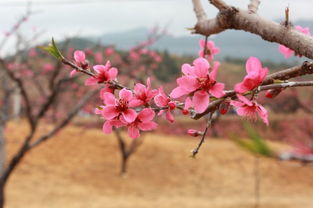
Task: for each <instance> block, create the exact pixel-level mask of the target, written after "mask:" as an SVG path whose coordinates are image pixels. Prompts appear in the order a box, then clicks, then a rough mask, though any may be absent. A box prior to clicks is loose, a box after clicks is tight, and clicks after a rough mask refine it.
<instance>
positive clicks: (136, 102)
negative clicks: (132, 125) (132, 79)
mask: <svg viewBox="0 0 313 208" xmlns="http://www.w3.org/2000/svg"><path fill="white" fill-rule="evenodd" d="M150 88H151V82H150V78H148V79H147V87H146V86H145V85H143V84H141V83H137V84H136V85H135V87H134V95H135V97H134V99H133V100H132V101H131V103H132V106H134V107H135V106H140V105H145V106H149V102H150V101H151V100H152V98H154V96H156V95H157V94H158V90H155V89H154V90H151V89H150Z"/></svg>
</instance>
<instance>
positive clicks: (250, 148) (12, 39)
mask: <svg viewBox="0 0 313 208" xmlns="http://www.w3.org/2000/svg"><path fill="white" fill-rule="evenodd" d="M226 2H227V3H229V4H232V5H234V6H238V7H241V8H246V7H247V4H248V2H249V1H248V0H241V1H238V0H226ZM202 3H203V5H204V7H205V10H206V12H207V14H208V16H209V17H214V16H215V15H216V12H217V10H216V9H215V8H214V7H212V6H211V5H210V4H209V3H208V2H207V1H203V2H202ZM288 6H289V9H290V21H291V22H292V24H293V25H300V26H302V27H309V28H310V29H311V31H313V13H312V11H311V10H312V6H313V3H312V1H310V0H297V1H296V0H288V1H287V0H276V1H269V0H263V1H262V2H261V5H260V10H259V15H260V16H262V17H265V18H267V19H271V20H274V21H276V22H278V23H280V22H281V21H283V20H284V15H285V9H286V7H288ZM195 23H196V18H195V15H194V12H193V8H192V3H191V0H73V1H72V0H64V1H62V0H37V1H36V0H33V1H23V0H0V33H1V34H0V57H1V60H3V63H4V64H2V65H1V67H0V68H1V69H4V70H10V71H12V73H14V74H15V76H16V77H18V78H19V79H20V80H22V82H23V83H24V86H25V89H26V90H27V93H28V95H29V97H30V102H31V108H32V111H33V114H34V115H37V113H38V112H40V109H42V106H44V105H45V103H49V102H50V101H51V103H52V104H51V105H49V108H48V109H47V111H45V113H44V116H42V118H41V117H40V120H41V121H42V122H41V123H40V125H39V124H38V127H37V128H36V132H35V134H34V136H33V140H34V141H36V139H37V138H39V139H40V138H41V136H45V135H46V133H47V132H50V131H51V130H52V131H53V130H54V129H55V128H56V127H57V126H58V124H60V123H62V122H63V121H64V120H66V119H67V118H68V114H67V113H68V112H71V110H73V109H75V108H76V104H77V103H78V102H79V101H82V100H84V98H85V97H86V98H87V97H88V96H89V95H88V92H90V91H91V90H93V91H94V92H95V95H93V96H92V97H89V98H88V99H86V102H85V103H84V105H82V106H81V107H80V108H78V109H77V112H76V113H75V115H76V117H75V118H74V117H73V118H71V119H70V120H71V123H70V124H66V125H65V126H64V128H63V127H62V128H61V130H57V131H55V132H54V133H53V135H52V136H51V139H50V138H49V140H48V141H46V142H44V143H42V144H41V145H40V146H38V147H37V146H36V148H35V149H34V150H32V151H30V152H29V153H27V155H26V156H25V157H24V158H23V160H22V161H21V163H20V164H19V165H18V166H17V168H16V170H15V171H14V172H13V173H12V176H11V177H10V179H9V182H8V184H7V186H6V189H5V193H6V207H9V208H11V207H16V208H19V207H29V208H37V207H38V208H39V207H49V208H50V207H55V208H56V207H58V208H59V207H66V208H78V207H91V208H93V207H95V208H96V207H99V208H100V207H112V208H113V207H143V208H145V207H164V208H166V207H171V208H172V207H174V208H175V207H180V208H182V207H186V208H192V207H205V208H207V207H214V208H219V207H220V208H222V207H223V208H235V207H241V208H245V207H267V208H279V207H284V208H285V207H287V208H288V207H290V208H291V207H302V208H311V207H312V206H313V198H312V196H313V188H312V187H313V171H312V170H313V169H312V166H311V165H312V162H313V117H312V112H313V93H312V92H313V90H312V88H299V89H287V90H283V92H281V93H280V94H279V95H278V96H277V97H276V98H275V99H268V98H266V97H265V96H263V95H261V96H259V97H258V101H259V102H260V103H261V104H263V105H264V106H265V107H266V109H267V110H268V111H269V120H270V126H269V127H266V126H265V125H264V124H263V123H261V122H259V121H252V122H249V123H250V125H247V123H246V122H247V121H246V120H245V119H242V118H241V117H238V116H237V115H236V114H235V111H234V110H233V109H231V110H230V111H229V113H228V114H227V115H223V116H221V115H219V114H216V115H214V123H213V127H212V129H210V130H209V133H208V136H207V140H206V142H205V143H204V145H203V147H202V149H201V150H200V152H199V154H198V155H197V157H196V158H191V157H190V155H191V151H192V149H194V148H195V147H196V146H197V144H198V142H199V140H200V138H199V137H191V136H188V134H187V130H188V129H197V130H199V131H202V130H203V129H204V128H205V124H206V122H205V121H204V120H199V121H194V120H191V119H189V118H188V117H186V116H182V115H181V113H180V112H179V111H177V112H175V120H176V121H175V122H174V123H173V124H170V123H169V122H168V121H166V120H165V119H159V121H158V123H159V128H158V129H157V130H156V131H153V132H149V133H145V134H143V135H142V137H141V138H139V139H137V140H133V139H130V138H129V137H128V136H127V133H126V132H124V131H115V132H114V133H112V134H111V135H105V134H103V133H102V131H101V128H102V125H103V119H101V118H99V117H98V116H96V115H94V114H93V111H94V108H95V107H96V106H98V105H101V104H102V103H101V102H102V101H101V100H100V99H99V96H98V91H97V90H98V89H97V88H96V87H95V88H89V87H86V86H84V81H85V79H86V77H85V76H84V75H75V76H74V78H73V77H69V72H70V70H69V68H68V67H64V66H62V65H60V64H59V63H58V61H57V60H55V59H54V58H53V57H51V56H49V55H47V54H45V53H43V52H42V50H40V49H39V48H38V46H42V45H46V44H47V43H48V42H50V40H51V37H54V39H55V40H56V42H57V44H58V45H59V46H60V48H61V49H62V52H63V54H64V55H65V56H66V57H67V58H69V59H73V52H74V50H83V51H84V52H85V53H86V56H87V59H88V60H89V62H90V64H91V65H93V64H105V63H106V61H107V60H110V61H111V62H112V65H113V66H116V67H117V68H119V70H120V77H119V80H120V81H121V82H122V83H124V84H125V85H128V86H133V84H134V83H137V82H141V83H146V78H147V76H149V77H151V78H152V80H153V84H152V87H153V88H157V87H158V86H160V85H162V86H163V87H164V89H165V91H166V92H167V93H170V90H171V89H173V88H174V87H175V80H176V78H177V77H179V76H180V75H181V65H182V64H184V63H192V61H193V60H194V59H195V58H196V57H197V56H198V51H199V50H200V47H199V44H198V42H199V40H200V39H203V37H201V36H199V35H191V34H190V31H189V30H188V28H192V27H193V26H194V25H195ZM210 40H213V41H214V42H215V45H216V46H217V47H218V48H220V50H221V52H220V53H219V54H217V55H216V56H215V59H216V60H218V61H220V62H221V67H220V69H219V75H218V80H220V81H222V82H224V83H226V88H227V89H232V88H233V86H234V84H235V83H238V82H240V81H241V80H242V78H243V76H244V75H245V61H246V60H247V58H248V57H249V56H255V57H258V58H259V59H260V60H261V61H262V64H263V66H266V67H268V68H269V70H270V72H271V73H272V72H276V71H278V70H281V69H285V68H289V67H292V66H295V65H299V64H301V63H302V62H303V61H305V60H307V59H305V58H300V57H297V56H292V57H291V58H289V59H285V58H284V56H283V54H281V53H279V51H278V44H276V43H268V42H265V41H263V40H262V39H261V38H259V37H257V36H254V35H252V34H249V33H245V32H242V31H226V32H223V33H221V34H219V35H216V36H212V37H210ZM0 75H1V78H0V81H1V88H0V95H1V98H0V101H1V102H0V103H1V108H0V109H1V112H5V114H6V117H7V119H5V122H0V140H1V138H2V137H1V134H3V135H4V136H3V137H4V138H5V140H4V141H5V142H4V143H5V150H2V147H0V152H1V151H2V153H1V154H0V163H2V162H1V161H2V159H1V158H5V162H4V164H0V169H1V167H2V165H3V166H4V167H5V165H7V164H10V159H11V158H13V157H14V156H15V155H16V152H18V151H19V149H20V147H21V145H22V144H23V141H24V138H25V135H27V134H28V133H29V132H30V131H31V130H30V129H31V128H29V126H30V124H29V122H28V119H27V107H26V104H25V100H23V96H22V95H21V89H20V88H19V86H18V84H15V83H13V82H12V80H11V79H9V77H8V76H7V75H6V74H5V73H4V72H3V70H0ZM312 78H313V76H312V75H309V76H305V77H300V78H297V79H298V80H310V79H311V80H312ZM8 80H9V81H8ZM61 82H62V85H60V86H59V85H58V83H61ZM59 87H60V88H59ZM55 89H58V91H59V92H58V94H57V96H55V97H53V98H52V99H51V95H52V94H53V92H54V90H55ZM8 95H10V96H8ZM50 99H51V100H50ZM5 106H7V107H5ZM0 121H1V120H0ZM2 127H3V129H4V130H3V132H2V130H1V128H2ZM0 143H1V142H0ZM1 144H3V143H1ZM2 146H3V145H2ZM1 155H2V156H1Z"/></svg>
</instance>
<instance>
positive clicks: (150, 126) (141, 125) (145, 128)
mask: <svg viewBox="0 0 313 208" xmlns="http://www.w3.org/2000/svg"><path fill="white" fill-rule="evenodd" d="M157 127H158V124H156V123H155V122H153V121H147V122H144V123H139V124H138V128H139V129H140V130H142V131H151V130H153V129H156V128H157Z"/></svg>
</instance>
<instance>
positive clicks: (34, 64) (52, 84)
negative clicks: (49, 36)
mask: <svg viewBox="0 0 313 208" xmlns="http://www.w3.org/2000/svg"><path fill="white" fill-rule="evenodd" d="M30 15H31V13H30V12H27V14H26V15H25V16H23V17H22V18H21V19H20V20H18V22H17V23H16V24H15V25H14V26H13V27H12V29H11V30H10V32H8V33H7V34H6V36H5V38H4V40H3V41H2V43H3V44H1V48H2V47H3V46H4V45H5V44H6V43H7V41H8V40H9V39H10V38H11V37H12V36H15V35H17V36H18V38H17V40H18V41H17V42H18V46H19V47H17V49H18V50H16V52H15V55H13V56H7V57H5V58H4V57H0V74H1V75H2V76H1V79H0V81H1V108H0V113H1V114H0V165H1V172H0V207H3V206H4V202H5V187H6V184H7V182H8V179H9V177H10V176H11V175H12V173H13V172H14V170H15V169H16V167H17V165H18V164H20V162H21V161H22V159H23V158H24V156H25V155H26V154H27V153H29V152H30V151H31V150H33V149H34V148H36V147H38V146H39V145H40V144H42V143H44V142H45V141H47V140H49V139H51V138H53V136H54V135H55V134H56V133H58V132H59V131H60V130H62V129H63V128H64V127H65V126H66V125H68V124H69V122H70V121H71V120H72V119H73V118H74V117H75V115H77V113H78V112H79V111H80V110H81V109H82V108H83V107H84V106H85V105H86V103H87V102H88V101H89V100H90V99H92V98H93V97H94V96H95V95H96V94H97V93H98V92H99V87H97V86H96V87H95V88H93V89H88V90H87V89H86V88H81V89H82V91H81V90H77V88H79V84H78V83H79V77H78V76H69V74H68V73H67V70H66V68H64V67H63V65H62V64H61V63H59V62H57V61H55V60H54V61H53V62H54V63H53V62H51V60H50V59H51V57H50V56H48V57H47V56H46V55H44V54H38V51H37V50H36V49H35V48H31V49H30V50H29V51H28V52H27V50H26V49H27V48H28V46H29V44H33V42H32V41H33V40H34V39H33V38H32V39H30V40H22V39H21V37H22V35H21V34H20V33H19V28H20V26H21V25H22V24H23V23H25V22H26V21H27V19H28V18H29V16H30ZM23 46H24V47H23ZM65 49H66V48H64V52H65ZM25 52H27V53H25ZM49 62H50V63H49ZM74 83H76V86H75V87H74V89H73V85H74ZM16 92H17V93H18V96H20V97H21V102H20V104H21V108H20V109H21V111H20V112H21V114H22V115H23V116H24V117H25V118H26V122H27V125H28V126H29V131H28V133H27V134H26V135H25V136H24V137H23V136H21V137H23V138H21V139H20V141H22V143H21V146H20V147H19V148H18V150H17V152H16V153H15V154H13V156H12V158H6V153H5V148H4V144H5V136H6V135H5V128H6V124H7V121H8V120H9V119H10V118H12V113H11V110H12V109H11V106H12V102H13V101H12V94H13V93H16ZM66 97H71V98H72V99H71V100H68V101H67V103H64V101H65V98H66ZM75 98H76V100H75ZM53 106H63V108H59V107H58V108H53ZM53 114H57V115H60V116H59V117H58V119H57V120H56V122H55V123H54V125H53V128H52V129H51V130H49V131H47V132H44V133H42V134H41V135H40V134H38V132H39V130H40V124H41V123H43V122H46V121H47V120H50V121H51V117H52V116H53Z"/></svg>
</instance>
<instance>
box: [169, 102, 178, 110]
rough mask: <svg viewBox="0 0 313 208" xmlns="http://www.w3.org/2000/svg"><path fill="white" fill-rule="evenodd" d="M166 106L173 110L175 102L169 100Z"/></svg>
mask: <svg viewBox="0 0 313 208" xmlns="http://www.w3.org/2000/svg"><path fill="white" fill-rule="evenodd" d="M168 107H169V108H170V109H171V110H174V109H175V108H176V104H175V103H174V102H169V103H168Z"/></svg>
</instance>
